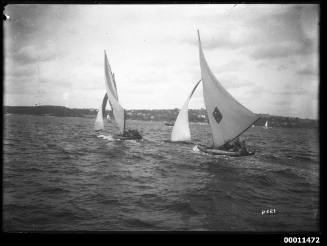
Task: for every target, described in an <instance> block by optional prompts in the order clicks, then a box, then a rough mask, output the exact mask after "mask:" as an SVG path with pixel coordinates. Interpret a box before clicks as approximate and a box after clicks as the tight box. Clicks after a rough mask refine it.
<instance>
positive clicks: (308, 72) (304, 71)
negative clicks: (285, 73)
mask: <svg viewBox="0 0 327 246" xmlns="http://www.w3.org/2000/svg"><path fill="white" fill-rule="evenodd" d="M297 74H298V75H304V76H317V74H318V71H317V68H316V67H312V66H308V67H303V68H301V69H299V70H297Z"/></svg>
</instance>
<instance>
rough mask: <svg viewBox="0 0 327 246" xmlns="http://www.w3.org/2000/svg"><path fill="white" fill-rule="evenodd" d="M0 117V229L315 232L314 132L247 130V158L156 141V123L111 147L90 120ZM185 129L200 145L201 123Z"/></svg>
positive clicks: (204, 138) (165, 132)
mask: <svg viewBox="0 0 327 246" xmlns="http://www.w3.org/2000/svg"><path fill="white" fill-rule="evenodd" d="M4 120H5V121H4V142H3V150H4V155H3V160H4V166H3V172H4V173H3V175H4V177H3V187H4V190H3V191H4V195H3V219H4V220H3V222H4V230H5V231H58V230H59V231H61V230H65V231H67V230H68V231H78V230H83V231H85V230H86V231H107V230H138V231H139V230H142V231H143V230H182V231H184V230H186V231H189V230H210V231H316V230H318V229H319V221H318V219H319V143H318V132H317V131H316V130H312V129H286V128H272V129H268V130H265V129H263V128H262V127H254V128H250V129H249V130H248V131H247V132H246V133H245V134H244V138H245V139H246V140H247V143H248V144H249V145H252V146H254V147H255V149H256V154H255V156H248V157H242V158H232V157H213V156H210V155H206V154H202V153H196V152H194V151H192V148H193V146H194V145H188V144H178V143H169V142H166V141H165V140H168V139H169V137H170V132H171V129H172V128H171V127H168V126H165V125H164V123H163V122H144V121H129V122H128V126H130V127H133V128H137V129H139V130H141V131H142V132H143V136H144V140H143V141H142V142H135V141H116V142H112V141H109V140H106V139H102V138H99V137H98V135H99V134H95V132H94V131H93V123H94V119H90V118H76V117H64V118H60V117H53V116H32V115H5V117H4ZM112 131H114V127H112V126H110V125H108V124H107V130H106V131H105V132H104V133H103V134H104V135H106V136H109V135H110V133H112ZM191 131H192V135H193V139H194V142H197V143H204V144H207V143H210V135H209V129H208V125H206V124H192V123H191ZM267 209H275V210H274V211H275V213H273V214H262V211H263V210H267Z"/></svg>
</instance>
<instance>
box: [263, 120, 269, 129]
mask: <svg viewBox="0 0 327 246" xmlns="http://www.w3.org/2000/svg"><path fill="white" fill-rule="evenodd" d="M263 128H265V129H268V128H269V127H268V120H267V121H266V124H265V126H264V127H263Z"/></svg>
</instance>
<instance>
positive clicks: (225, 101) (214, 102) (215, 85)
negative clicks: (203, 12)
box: [198, 32, 258, 148]
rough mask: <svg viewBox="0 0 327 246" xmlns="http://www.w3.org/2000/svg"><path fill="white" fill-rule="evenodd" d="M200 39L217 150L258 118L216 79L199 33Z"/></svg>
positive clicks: (206, 91)
mask: <svg viewBox="0 0 327 246" xmlns="http://www.w3.org/2000/svg"><path fill="white" fill-rule="evenodd" d="M198 39H199V53H200V54H199V55H200V66H201V77H202V84H203V97H204V102H205V105H206V110H207V114H208V117H209V124H210V127H211V131H212V138H213V145H214V147H215V148H217V147H220V146H222V145H224V144H225V143H226V142H229V141H231V140H233V139H234V138H236V137H238V136H239V135H240V134H242V133H243V132H244V131H245V130H247V129H248V128H249V127H250V126H251V125H252V124H253V123H254V122H255V121H256V120H258V117H257V116H256V115H255V114H254V113H252V112H251V111H250V110H248V109H247V108H245V107H244V106H243V105H241V104H240V103H239V102H238V101H236V100H235V99H234V98H233V96H232V95H230V94H229V93H228V92H227V91H226V90H225V89H224V88H223V86H222V85H221V84H220V83H219V81H218V80H217V79H216V78H215V76H214V74H213V73H212V72H211V70H210V68H209V66H208V64H207V61H206V59H205V57H204V54H203V50H202V46H201V40H200V34H199V32H198Z"/></svg>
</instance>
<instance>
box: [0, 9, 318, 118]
mask: <svg viewBox="0 0 327 246" xmlns="http://www.w3.org/2000/svg"><path fill="white" fill-rule="evenodd" d="M5 14H6V15H7V16H9V20H7V21H5V22H4V54H5V57H4V60H5V65H4V71H5V74H4V105H10V106H25V105H26V106H32V105H36V104H37V105H60V106H66V107H70V108H98V107H99V105H100V104H101V102H102V98H103V96H104V94H105V82H104V50H106V52H107V55H108V59H109V63H110V65H111V68H112V71H113V72H114V74H115V78H116V83H117V88H118V94H119V100H120V102H121V105H122V106H123V107H124V108H125V109H172V108H181V107H182V105H183V103H184V101H185V100H186V98H187V96H188V95H189V93H190V92H191V90H192V88H193V86H194V85H195V83H196V82H197V81H198V80H199V79H200V78H201V71H200V63H199V50H198V43H197V30H199V31H200V35H201V41H202V47H203V50H204V54H205V56H206V59H207V62H208V65H209V67H210V68H211V70H212V72H213V73H214V74H215V76H216V78H217V79H218V80H219V81H220V83H221V84H222V85H223V86H224V87H225V88H226V90H227V91H228V92H229V93H230V94H232V95H233V97H234V98H235V99H237V100H238V101H239V102H240V103H241V104H243V105H244V106H245V107H247V108H248V109H250V110H251V111H252V112H254V113H267V114H271V115H280V116H289V117H299V118H311V119H317V118H318V93H319V5H314V4H303V5H299V4H279V5H275V4H274V5H273V4H260V5H258V4H255V5H250V4H237V5H235V4H192V5H164V4H159V5H158V4H157V5H33V4H29V5H7V6H6V8H5ZM204 107H205V106H204V100H203V94H202V85H200V86H199V87H198V89H197V91H196V92H195V93H194V95H193V97H192V99H191V101H190V105H189V108H194V109H196V108H204Z"/></svg>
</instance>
